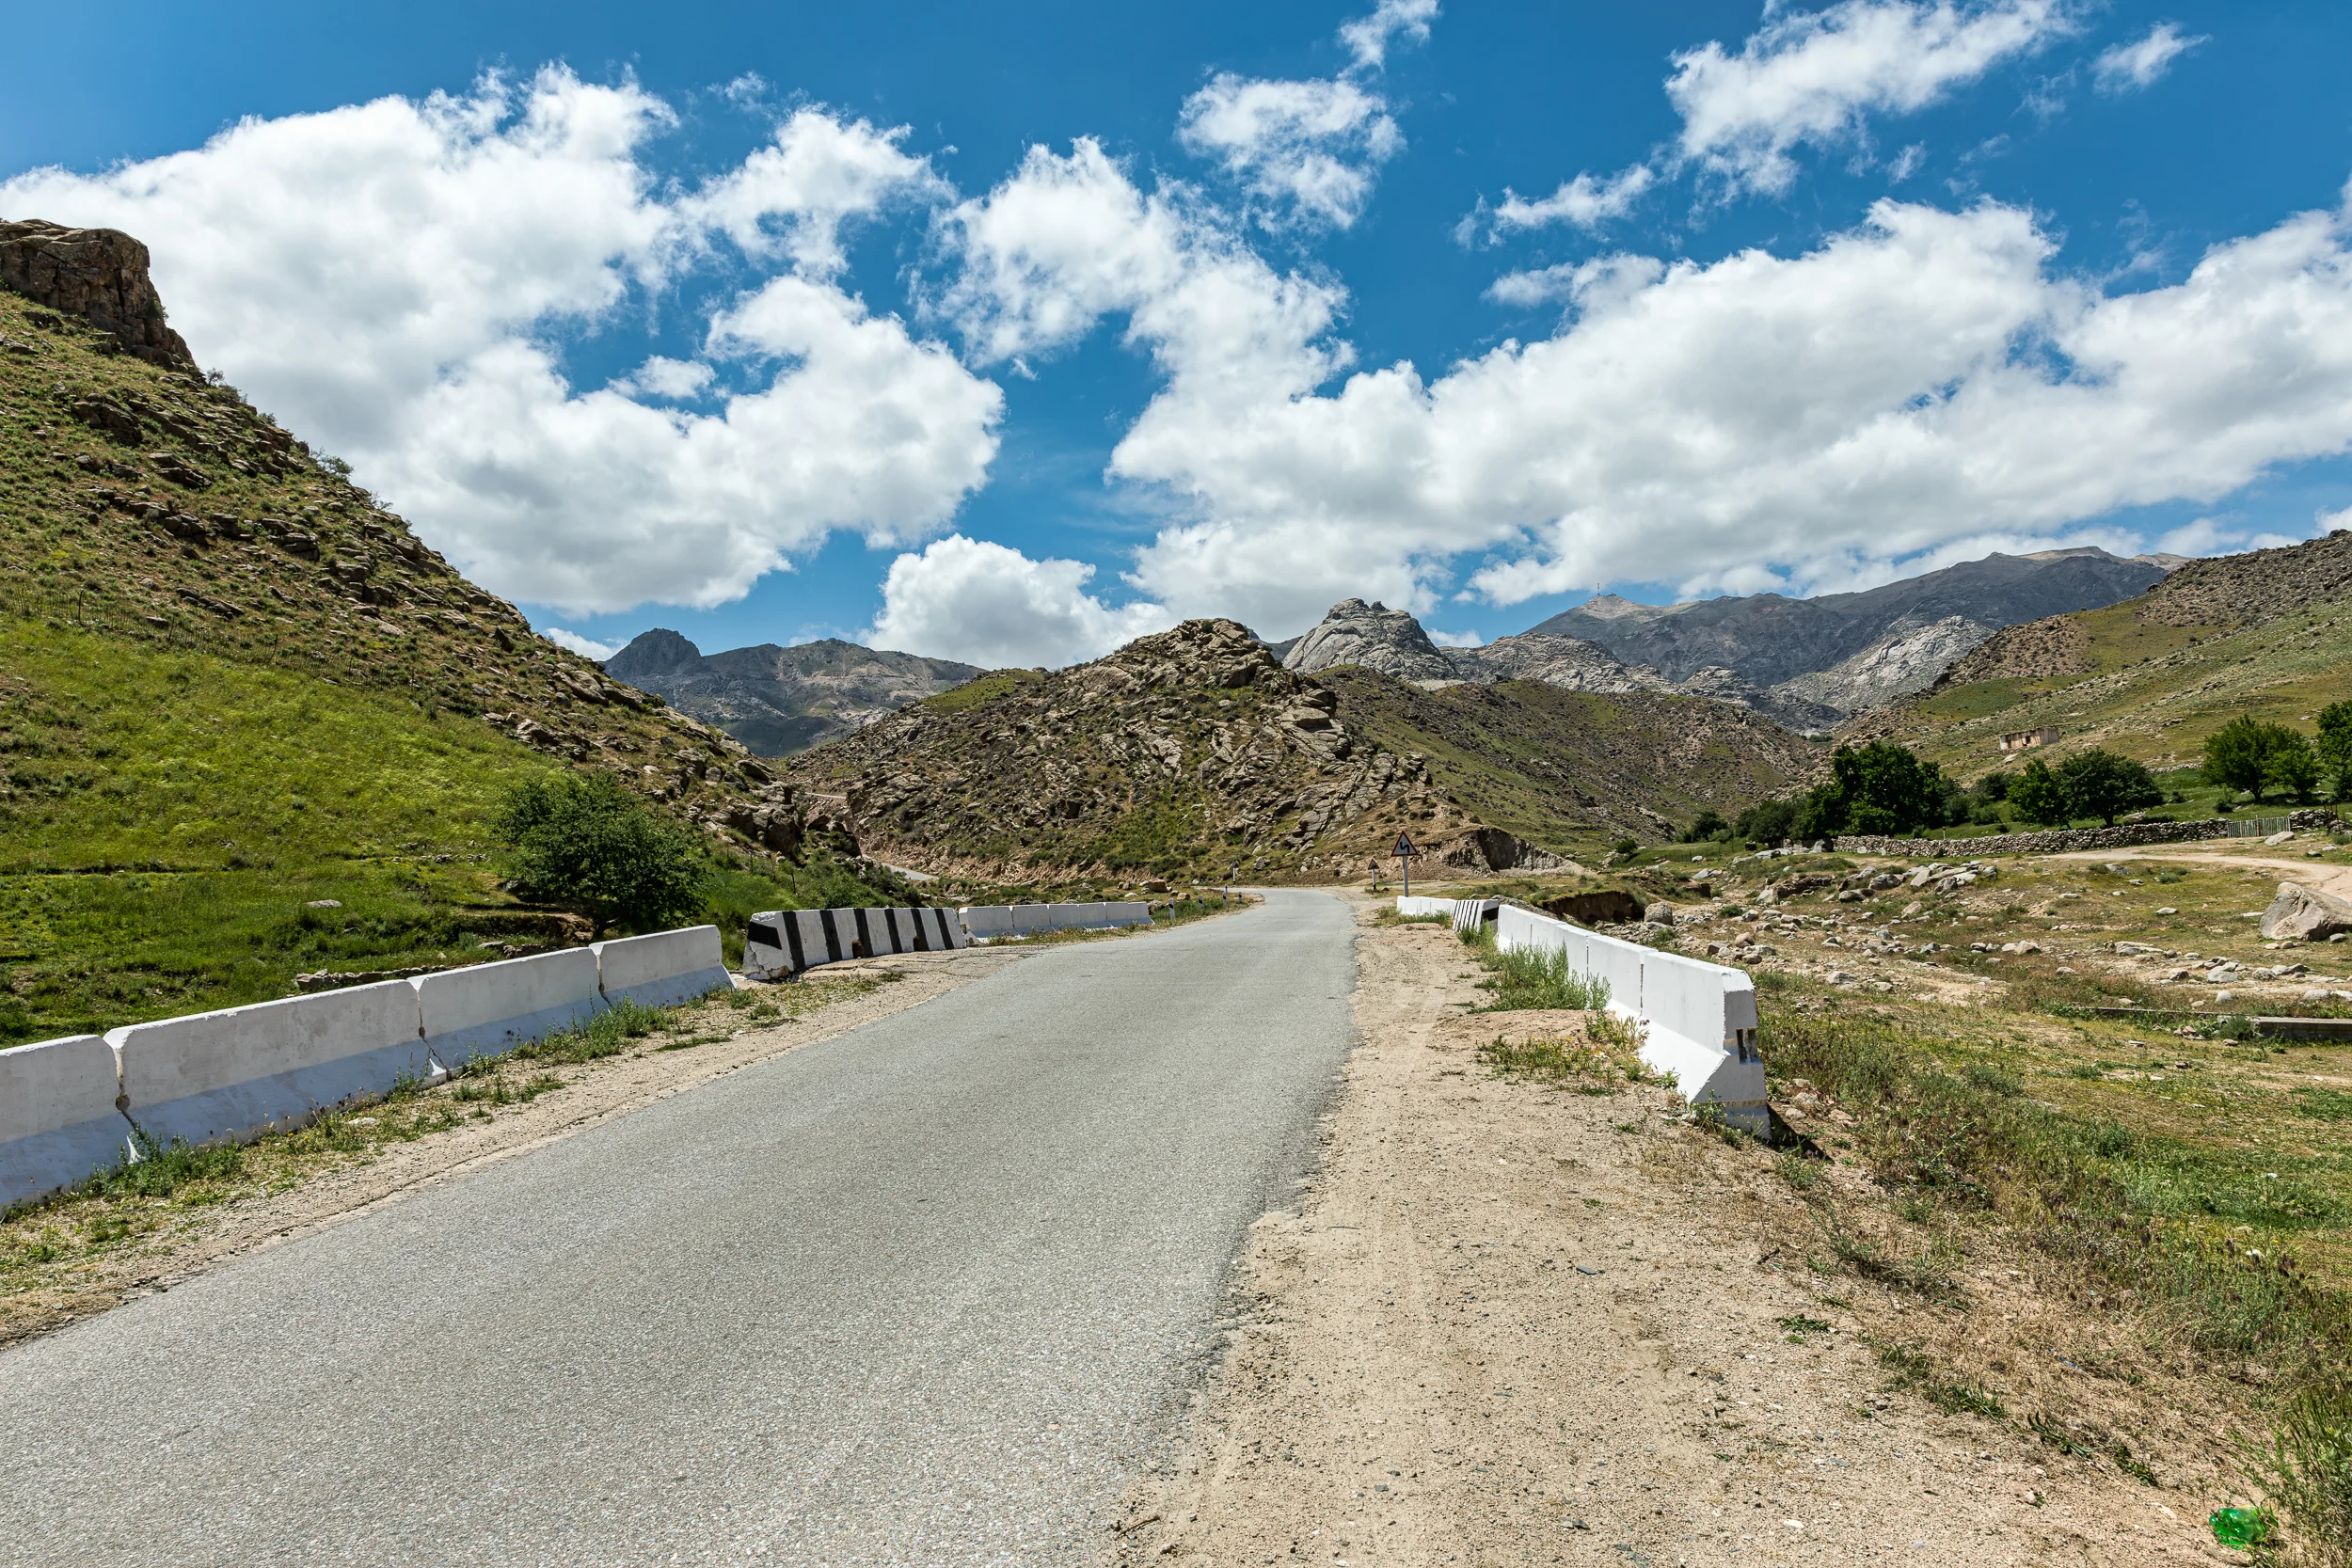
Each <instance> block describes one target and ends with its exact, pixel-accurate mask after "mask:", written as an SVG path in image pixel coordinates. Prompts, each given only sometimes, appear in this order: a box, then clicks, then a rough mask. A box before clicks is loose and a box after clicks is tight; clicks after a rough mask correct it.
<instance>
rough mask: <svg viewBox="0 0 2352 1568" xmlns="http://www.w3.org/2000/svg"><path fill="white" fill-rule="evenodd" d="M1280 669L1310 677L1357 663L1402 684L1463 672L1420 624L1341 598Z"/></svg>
mask: <svg viewBox="0 0 2352 1568" xmlns="http://www.w3.org/2000/svg"><path fill="white" fill-rule="evenodd" d="M1281 657H1282V668H1283V669H1285V670H1295V671H1297V672H1299V673H1302V674H1312V673H1314V672H1315V671H1317V670H1328V669H1331V668H1333V667H1334V666H1336V665H1342V664H1356V665H1360V666H1362V667H1363V668H1364V669H1367V670H1377V671H1379V672H1380V673H1382V674H1384V675H1389V676H1392V677H1394V678H1395V679H1397V680H1401V681H1433V680H1434V681H1458V680H1461V679H1463V678H1464V677H1463V675H1462V673H1461V672H1460V671H1459V670H1457V669H1456V668H1455V667H1454V661H1453V660H1452V659H1450V658H1448V657H1446V655H1445V654H1444V653H1442V652H1440V651H1439V650H1438V645H1437V644H1436V643H1434V642H1432V641H1429V634H1428V633H1427V632H1425V631H1423V630H1422V626H1421V623H1420V622H1419V621H1416V620H1415V619H1413V617H1411V616H1410V615H1407V614H1406V612H1405V611H1403V610H1391V609H1390V608H1389V607H1388V606H1386V605H1384V604H1380V603H1378V602H1376V601H1375V602H1374V603H1372V604H1366V603H1365V602H1364V601H1363V600H1361V599H1343V600H1341V601H1340V602H1339V603H1338V604H1335V605H1333V606H1332V607H1331V610H1330V613H1329V614H1327V615H1326V616H1324V618H1323V620H1322V622H1321V624H1320V625H1318V626H1316V627H1315V628H1314V629H1313V630H1312V631H1311V632H1309V633H1307V635H1306V636H1304V637H1301V638H1299V639H1298V640H1297V641H1295V642H1293V643H1291V644H1290V645H1289V646H1288V647H1287V649H1286V650H1285V651H1284V653H1283V654H1282V656H1281Z"/></svg>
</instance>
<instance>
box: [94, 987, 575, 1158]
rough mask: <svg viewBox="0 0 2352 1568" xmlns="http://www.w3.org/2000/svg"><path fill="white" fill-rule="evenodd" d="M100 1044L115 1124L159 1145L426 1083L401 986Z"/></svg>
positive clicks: (182, 1023) (280, 1121)
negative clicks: (109, 1063)
mask: <svg viewBox="0 0 2352 1568" xmlns="http://www.w3.org/2000/svg"><path fill="white" fill-rule="evenodd" d="M548 956H549V957H553V955H548ZM518 961H524V962H528V961H532V960H518ZM591 962H592V964H593V959H592V960H591ZM484 967H485V968H492V967H500V966H494V965H485V966H484ZM452 973H454V974H463V973H466V972H465V971H462V970H460V971H453V972H452ZM106 1043H107V1044H108V1045H109V1046H111V1047H112V1048H113V1050H114V1057H115V1065H116V1069H117V1070H118V1071H119V1073H120V1074H121V1082H122V1096H123V1099H122V1105H123V1109H124V1111H125V1113H126V1114H128V1115H129V1117H130V1118H131V1120H132V1121H133V1122H135V1123H136V1124H137V1126H138V1127H139V1129H140V1130H141V1131H142V1132H146V1133H147V1135H148V1136H149V1137H151V1138H153V1139H154V1140H155V1141H156V1142H158V1143H164V1144H168V1143H170V1142H172V1141H173V1140H174V1139H184V1140H186V1141H187V1142H188V1143H191V1144H208V1143H221V1142H242V1141H244V1140H245V1139H247V1138H251V1137H254V1136H257V1135H259V1134H260V1133H262V1132H266V1131H268V1130H269V1129H271V1128H277V1127H298V1126H300V1125H302V1124H303V1123H304V1122H307V1121H309V1120H310V1118H311V1117H314V1116H316V1115H317V1114H318V1113H319V1111H320V1110H321V1109H323V1108H325V1107H326V1106H329V1105H336V1104H341V1103H342V1101H346V1100H351V1099H353V1098H355V1097H358V1096H360V1095H381V1094H386V1093H389V1092H390V1090H391V1089H392V1087H393V1085H396V1084H398V1083H399V1082H400V1081H401V1080H402V1079H403V1078H418V1079H424V1078H429V1077H431V1076H432V1074H433V1064H432V1063H431V1061H430V1060H428V1059H427V1056H426V1052H425V1041H424V1038H423V1036H422V1033H421V1028H420V1014H419V1010H418V996H417V985H416V983H415V982H414V981H409V980H380V981H378V982H376V983H375V984H374V985H371V986H352V987H349V988H348V989H346V990H329V991H318V992H315V993H313V994H311V995H309V996H290V997H287V998H285V999H283V1000H282V1001H277V1002H257V1003H254V1004H253V1005H252V1006H245V1007H224V1008H221V1009H219V1010H218V1011H216V1012H209V1013H196V1014H193V1015H191V1016H189V1017H186V1018H167V1019H162V1020H159V1021H157V1022H153V1023H134V1024H130V1025H127V1026H125V1027H123V1028H120V1029H110V1030H108V1031H107V1032H106Z"/></svg>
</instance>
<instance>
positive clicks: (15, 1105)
mask: <svg viewBox="0 0 2352 1568" xmlns="http://www.w3.org/2000/svg"><path fill="white" fill-rule="evenodd" d="M868 912H872V911H868ZM883 912H892V911H883ZM895 912H896V913H898V914H900V915H906V916H910V917H911V916H913V915H914V914H916V913H922V914H927V915H930V914H936V912H937V911H895ZM947 924H948V925H950V926H952V925H953V922H952V921H950V922H948V923H947ZM733 983H734V981H733V979H732V978H731V977H730V976H729V975H728V974H727V971H726V967H725V964H724V963H723V961H722V959H721V958H720V949H719V928H718V927H715V926H696V927H689V928H688V929H685V930H680V931H661V932H657V933H655V934H653V935H651V936H643V937H624V938H618V939H615V940H614V941H612V942H596V943H595V944H593V945H591V946H588V947H572V948H565V949H564V950H562V951H560V952H554V953H541V954H538V955H537V956H535V957H532V958H511V959H507V960H505V961H503V962H500V963H486V964H473V965H469V966H468V967H466V968H463V969H449V970H442V971H439V972H438V973H436V974H426V975H421V976H418V977H415V978H411V979H402V980H383V981H378V982H376V983H374V984H373V985H364V986H347V987H345V988H343V989H342V990H328V991H314V992H312V993H310V994H309V995H307V996H290V997H285V998H283V999H281V1000H278V1001H276V1002H258V1003H255V1004H253V1005H252V1006H244V1007H223V1008H219V1009H217V1010H215V1011H213V1012H208V1013H193V1014H190V1015H188V1016H186V1017H184V1018H167V1019H158V1020H156V1021H155V1022H151V1023H133V1024H127V1025H125V1026H123V1027H122V1028H119V1029H112V1030H109V1031H107V1033H106V1034H105V1035H104V1036H103V1037H100V1036H97V1035H76V1036H72V1037H68V1038H64V1039H55V1040H41V1041H39V1042H38V1043H36V1044H32V1045H20V1046H15V1047H13V1048H11V1049H8V1050H6V1051H0V1207H5V1206H6V1205H8V1204H12V1203H23V1202H26V1201H28V1200H30V1199H33V1198H37V1197H44V1196H48V1195H50V1194H51V1193H55V1192H57V1191H60V1190H62V1189H63V1188H66V1187H71V1186H73V1185H75V1184H76V1183H78V1182H81V1181H84V1180H87V1179H88V1178H89V1177H90V1176H92V1175H94V1174H95V1173H97V1172H98V1171H100V1170H103V1169H106V1168H109V1167H111V1166H113V1165H116V1164H120V1163H121V1162H122V1160H123V1159H124V1158H125V1157H126V1156H127V1155H128V1154H129V1153H130V1152H131V1148H130V1137H131V1133H132V1132H133V1129H134V1128H136V1129H137V1130H138V1131H140V1132H145V1133H146V1134H147V1135H148V1136H150V1137H151V1138H152V1139H154V1140H155V1141H156V1142H158V1143H162V1144H168V1143H170V1142H171V1141H172V1140H174V1139H175V1138H176V1139H183V1140H185V1141H186V1142H188V1143H191V1144H207V1143H219V1142H224V1141H236V1142H243V1141H244V1140H246V1139H248V1138H253V1137H257V1136H259V1135H260V1134H261V1133H262V1132H268V1131H270V1130H272V1129H274V1128H289V1127H298V1126H300V1125H302V1124H303V1123H305V1122H307V1121H309V1120H310V1118H311V1117H315V1116H317V1115H318V1114H319V1112H320V1111H322V1110H324V1109H326V1107H328V1106H332V1105H338V1104H342V1103H344V1102H346V1101H352V1100H355V1099H358V1098H361V1097H369V1098H373V1097H378V1096H382V1095H385V1094H388V1093H389V1092H390V1091H391V1090H392V1089H393V1088H394V1087H396V1086H397V1085H399V1084H400V1082H401V1081H402V1080H403V1079H404V1078H414V1079H418V1080H421V1081H424V1082H434V1081H437V1079H438V1077H439V1076H440V1075H441V1074H442V1073H443V1072H444V1071H445V1069H453V1068H456V1067H460V1066H463V1065H464V1064H465V1063H466V1062H467V1061H469V1060H471V1059H472V1058H474V1057H476V1056H496V1055H501V1054H503V1053H506V1052H508V1051H512V1050H513V1049H515V1047H516V1046H517V1045H520V1044H522V1043H524V1042H525V1041H528V1040H533V1039H538V1038H541V1037H545V1036H547V1035H548V1034H551V1033H553V1032H555V1031H556V1030H558V1029H562V1028H565V1027H567V1026H569V1025H571V1024H574V1023H578V1022H584V1021H585V1020H587V1019H590V1018H593V1017H595V1016H596V1014H597V1013H598V1012H601V1011H603V1010H604V1009H605V1008H606V1007H607V1006H610V1005H611V1003H612V1001H617V1000H618V999H619V998H621V997H623V996H627V997H628V998H630V999H632V1000H634V1001H637V1002H639V1003H642V1004H644V1006H674V1005H675V1004H677V1003H679V1002H686V1001H691V1000H692V999H693V998H695V997H697V996H701V995H703V994H705V993H706V992H707V991H712V990H723V989H725V988H727V987H729V986H731V985H732V984H733Z"/></svg>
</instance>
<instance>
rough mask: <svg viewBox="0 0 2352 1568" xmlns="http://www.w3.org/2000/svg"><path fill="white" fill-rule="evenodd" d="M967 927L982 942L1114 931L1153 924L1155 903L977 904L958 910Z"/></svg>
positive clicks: (1136, 901) (965, 929)
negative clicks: (1048, 933) (1048, 934)
mask: <svg viewBox="0 0 2352 1568" xmlns="http://www.w3.org/2000/svg"><path fill="white" fill-rule="evenodd" d="M956 913H957V915H958V916H959V917H960V918H961V920H962V922H963V928H964V931H965V932H966V933H967V934H968V935H969V936H971V937H973V938H974V939H976V940H977V941H981V942H996V941H1001V940H1002V939H1004V938H1006V937H1033V936H1039V935H1041V934H1043V933H1044V932H1047V931H1111V930H1118V929H1120V928H1122V927H1129V926H1149V925H1151V924H1152V906H1151V905H1149V904H1147V903H1144V902H1142V901H1141V900H1139V899H1122V900H1120V901H1118V902H1115V903H1105V904H975V905H972V906H970V907H969V908H966V909H961V910H959V911H956Z"/></svg>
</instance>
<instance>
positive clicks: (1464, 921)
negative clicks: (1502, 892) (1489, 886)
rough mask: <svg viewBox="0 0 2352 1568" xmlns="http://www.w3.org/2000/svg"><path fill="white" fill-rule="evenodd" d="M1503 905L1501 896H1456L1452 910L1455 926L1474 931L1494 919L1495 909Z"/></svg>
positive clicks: (1458, 929)
mask: <svg viewBox="0 0 2352 1568" xmlns="http://www.w3.org/2000/svg"><path fill="white" fill-rule="evenodd" d="M1501 908H1502V899H1500V898H1456V899H1455V900H1454V906H1453V909H1452V910H1451V911H1450V912H1451V913H1452V914H1453V916H1454V929H1455V930H1457V931H1474V930H1476V929H1478V927H1481V926H1484V925H1485V924H1486V922H1487V921H1489V920H1492V919H1493V918H1494V917H1495V911H1497V910H1499V909H1501Z"/></svg>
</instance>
